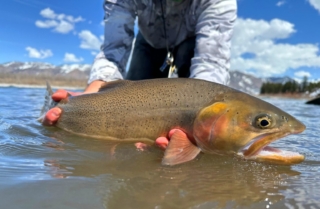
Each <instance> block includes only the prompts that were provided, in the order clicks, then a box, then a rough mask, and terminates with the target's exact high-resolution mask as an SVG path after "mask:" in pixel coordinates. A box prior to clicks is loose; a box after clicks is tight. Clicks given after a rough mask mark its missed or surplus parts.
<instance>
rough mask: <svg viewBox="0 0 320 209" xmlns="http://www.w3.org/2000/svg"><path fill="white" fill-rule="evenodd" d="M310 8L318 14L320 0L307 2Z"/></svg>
mask: <svg viewBox="0 0 320 209" xmlns="http://www.w3.org/2000/svg"><path fill="white" fill-rule="evenodd" d="M308 1H309V3H310V4H311V6H313V7H314V8H315V9H316V10H318V11H319V12H320V0H308Z"/></svg>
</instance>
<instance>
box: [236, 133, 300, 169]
mask: <svg viewBox="0 0 320 209" xmlns="http://www.w3.org/2000/svg"><path fill="white" fill-rule="evenodd" d="M300 132H302V131H296V132H293V133H284V134H283V133H266V134H262V135H260V136H258V137H256V138H254V139H252V140H251V142H249V143H248V144H247V145H246V146H245V147H244V148H243V149H241V150H240V152H238V155H240V156H242V157H243V158H244V159H247V160H254V161H258V162H267V163H271V164H280V165H292V164H297V163H300V162H302V161H303V160H304V159H305V157H304V156H303V155H301V154H299V153H296V152H291V151H286V150H280V149H277V148H273V147H270V146H268V145H269V144H270V143H272V142H274V141H276V140H279V139H281V138H283V137H285V136H287V135H291V134H298V133H300Z"/></svg>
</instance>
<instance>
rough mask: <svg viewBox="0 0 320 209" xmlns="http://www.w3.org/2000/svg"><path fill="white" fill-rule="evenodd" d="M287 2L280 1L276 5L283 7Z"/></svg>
mask: <svg viewBox="0 0 320 209" xmlns="http://www.w3.org/2000/svg"><path fill="white" fill-rule="evenodd" d="M285 3H286V1H278V2H277V4H276V5H277V6H278V7H281V6H282V5H284V4H285Z"/></svg>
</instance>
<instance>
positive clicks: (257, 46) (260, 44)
mask: <svg viewBox="0 0 320 209" xmlns="http://www.w3.org/2000/svg"><path fill="white" fill-rule="evenodd" d="M295 32H296V31H295V29H294V25H293V24H292V23H290V22H287V21H284V20H279V19H273V20H271V21H270V22H267V21H264V20H252V19H241V18H239V19H238V20H237V23H236V26H235V29H234V35H233V40H232V50H231V51H232V59H231V69H234V70H241V71H244V72H247V73H248V72H254V73H255V74H257V75H258V76H271V75H277V74H281V73H284V72H286V71H287V70H288V69H298V68H300V67H320V56H319V55H318V52H319V47H318V46H317V45H315V44H296V45H293V44H286V43H277V40H279V39H286V38H288V37H290V35H292V34H294V33H295ZM246 54H250V55H251V56H250V58H246V56H245V55H246Z"/></svg>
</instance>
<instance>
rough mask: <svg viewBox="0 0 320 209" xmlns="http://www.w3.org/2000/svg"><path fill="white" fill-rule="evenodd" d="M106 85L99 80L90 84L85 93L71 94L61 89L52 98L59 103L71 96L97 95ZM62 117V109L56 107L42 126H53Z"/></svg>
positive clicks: (46, 116) (50, 111) (45, 118)
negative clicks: (102, 86)
mask: <svg viewBox="0 0 320 209" xmlns="http://www.w3.org/2000/svg"><path fill="white" fill-rule="evenodd" d="M104 83H106V82H104V81H98V80H97V81H93V82H92V83H91V84H89V85H88V86H87V88H86V89H85V91H84V92H82V93H81V92H70V91H69V92H68V91H66V90H64V89H59V90H57V91H56V92H55V93H53V94H52V96H51V97H52V99H53V100H54V101H56V102H59V101H60V100H62V99H66V98H67V97H68V96H69V95H71V96H78V95H81V94H89V93H96V92H98V91H99V89H100V87H101V85H102V84H104ZM60 115H61V109H60V108H58V107H54V108H52V109H50V110H49V111H48V112H47V113H46V115H45V117H44V119H43V121H42V124H43V125H45V126H52V125H54V124H55V123H56V122H57V121H58V119H59V117H60Z"/></svg>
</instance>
